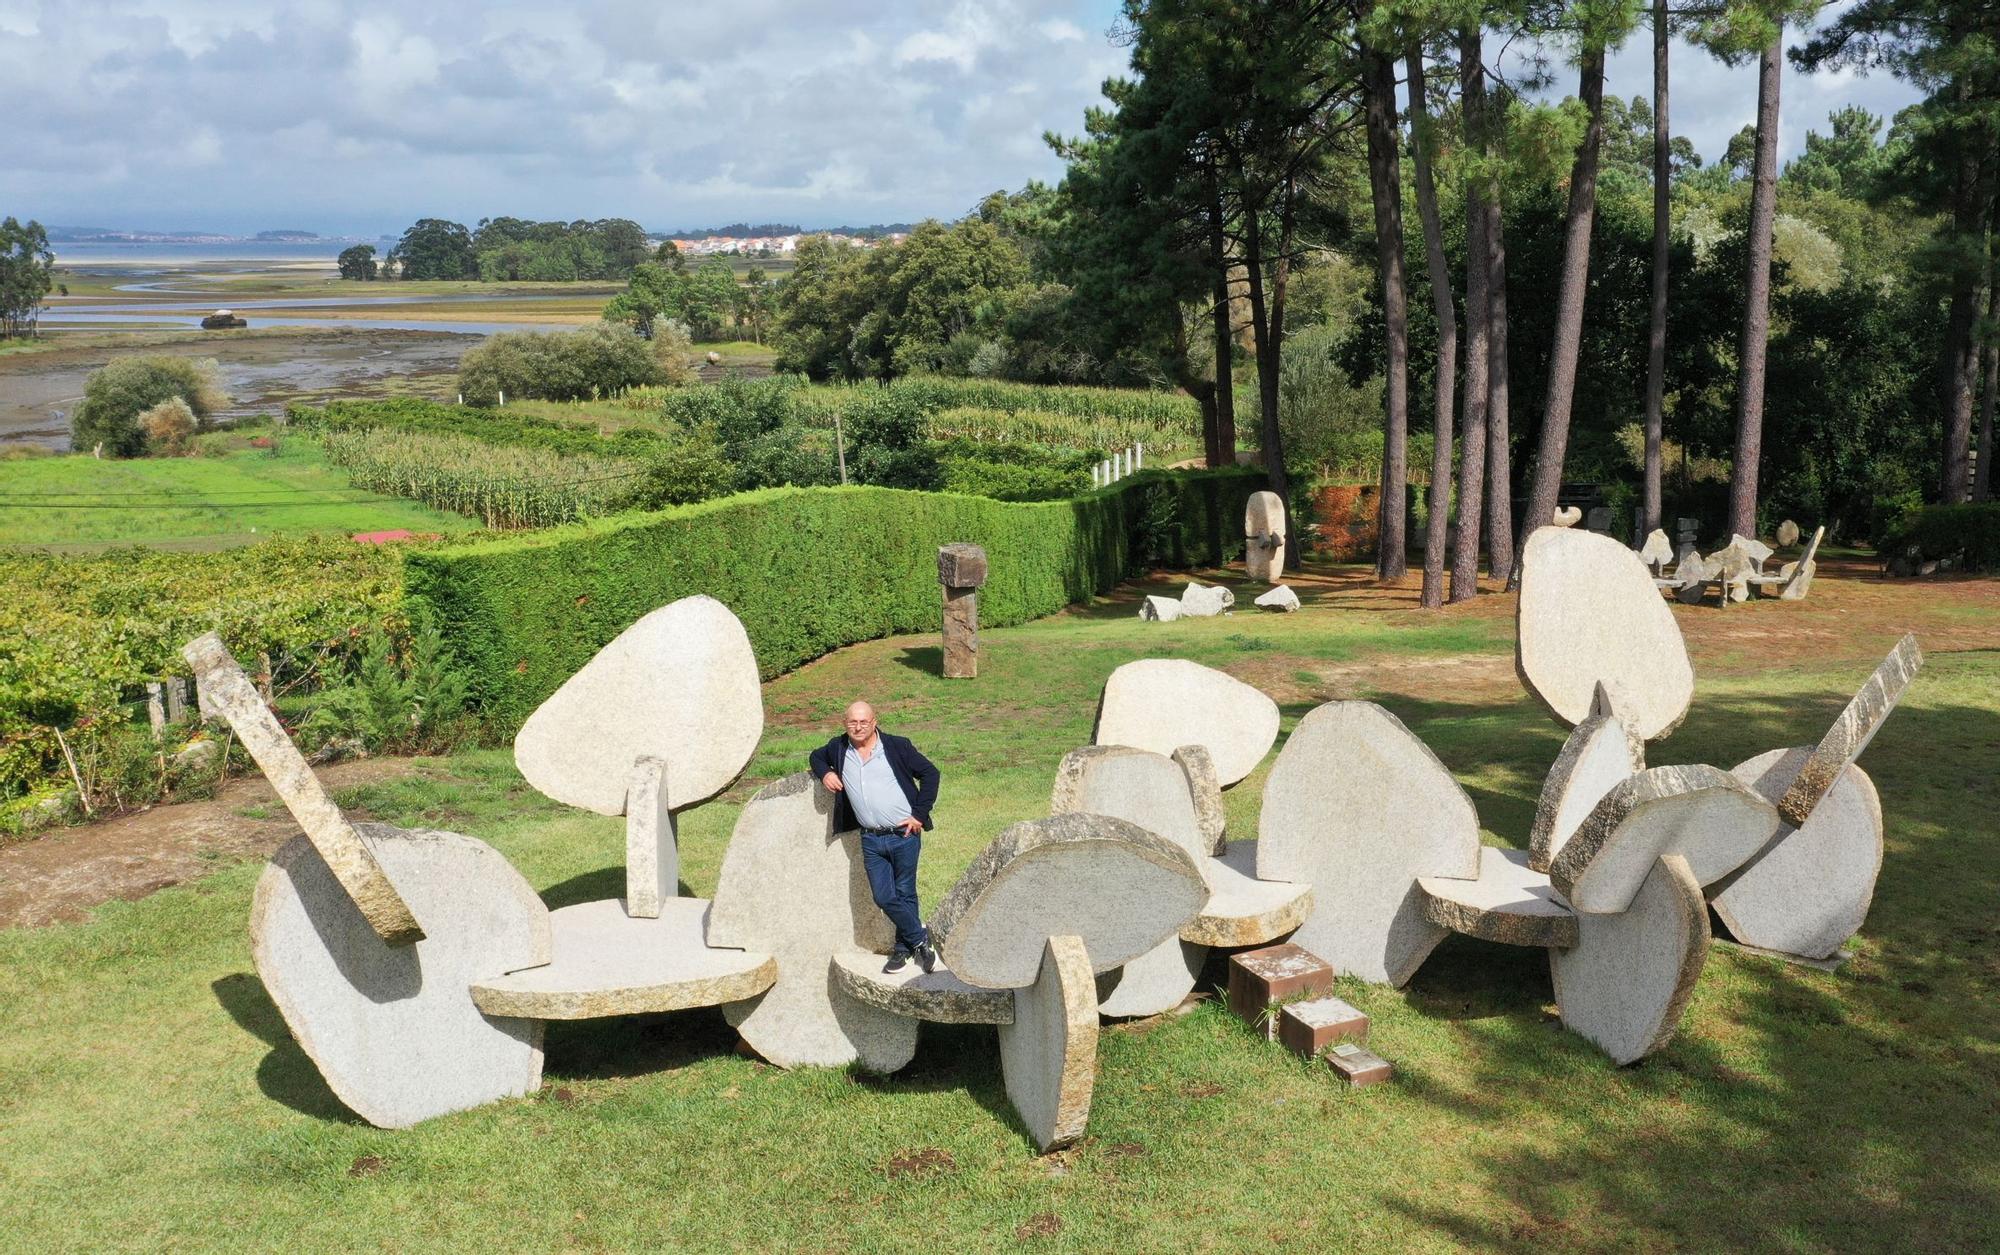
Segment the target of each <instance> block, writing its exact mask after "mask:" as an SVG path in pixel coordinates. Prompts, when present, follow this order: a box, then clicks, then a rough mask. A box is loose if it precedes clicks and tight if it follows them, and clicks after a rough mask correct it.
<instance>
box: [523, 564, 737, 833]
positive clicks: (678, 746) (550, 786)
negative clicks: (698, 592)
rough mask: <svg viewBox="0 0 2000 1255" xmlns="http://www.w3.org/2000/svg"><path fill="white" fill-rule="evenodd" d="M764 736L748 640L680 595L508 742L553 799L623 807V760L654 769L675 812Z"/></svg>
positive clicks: (628, 768) (703, 602)
mask: <svg viewBox="0 0 2000 1255" xmlns="http://www.w3.org/2000/svg"><path fill="white" fill-rule="evenodd" d="M763 734H764V695H763V690H762V689H761V688H760V687H759V677H758V674H757V655H756V654H755V653H754V652H752V650H751V648H750V637H749V636H748V635H747V634H746V633H745V632H744V630H743V624H742V622H741V621H740V620H738V619H737V617H736V616H735V615H734V614H733V613H731V612H730V609H729V607H727V606H725V605H723V604H722V603H721V602H719V601H717V600H715V598H713V597H683V598H681V599H680V600H679V601H676V602H674V603H672V604H670V605H666V606H662V607H661V608H659V609H658V610H655V611H653V612H652V613H651V614H648V615H647V616H645V617H644V618H642V619H640V620H639V621H638V622H637V623H634V624H633V625H632V626H631V627H629V628H626V629H625V630H624V631H623V632H620V633H619V634H618V635H617V636H616V637H615V638H613V639H612V641H611V643H610V644H608V645H606V646H605V647H604V648H603V649H600V650H598V651H597V654H596V656H594V657H593V658H591V660H590V661H589V662H587V663H585V664H584V665H583V668H582V669H581V670H579V671H578V672H577V673H576V674H575V675H572V676H571V677H570V678H569V679H568V680H566V681H564V683H563V686H562V687H561V688H559V689H557V690H556V691H555V692H554V693H553V694H551V695H550V697H549V699H548V700H547V701H545V702H543V703H542V704H541V705H540V706H538V707H536V708H535V713H533V714H532V715H529V716H528V721H527V722H526V723H524V724H522V725H521V731H520V732H519V733H518V734H516V735H515V737H514V763H515V765H516V766H518V767H519V768H520V769H521V774H522V775H523V776H525V777H526V778H527V781H528V783H529V784H532V785H534V786H535V788H537V789H539V790H540V791H541V792H543V793H544V794H546V795H548V796H549V797H551V798H554V799H555V800H556V801H558V802H564V803H567V804H568V805H570V806H579V807H582V808H583V809H584V810H588V811H595V812H597V813H598V814H600V815H622V814H624V813H625V794H626V789H627V787H628V785H629V784H630V782H631V772H632V764H633V762H634V761H635V760H637V759H639V758H642V757H646V756H649V755H650V756H651V757H654V758H658V759H660V760H662V761H663V762H664V763H665V764H666V767H665V769H664V773H663V774H664V776H665V780H666V788H667V790H668V794H667V806H668V809H669V810H674V811H680V810H685V809H686V808H687V807H689V806H692V805H694V804H695V803H696V802H702V801H706V800H707V799H709V798H711V797H714V796H715V795H716V794H718V793H720V792H722V791H723V790H724V789H726V788H728V787H729V786H730V785H731V784H732V783H734V782H735V780H736V778H737V777H738V776H740V775H742V774H743V768H744V767H745V766H747V765H748V764H749V762H750V756H751V755H752V754H754V753H755V752H756V750H757V742H758V740H759V739H760V738H761V737H762V736H763Z"/></svg>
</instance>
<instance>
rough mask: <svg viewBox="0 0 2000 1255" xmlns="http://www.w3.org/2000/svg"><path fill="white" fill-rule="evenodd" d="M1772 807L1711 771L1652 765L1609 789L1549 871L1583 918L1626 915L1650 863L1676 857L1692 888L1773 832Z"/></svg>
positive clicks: (1731, 866)
mask: <svg viewBox="0 0 2000 1255" xmlns="http://www.w3.org/2000/svg"><path fill="white" fill-rule="evenodd" d="M1778 823H1779V820H1778V808H1777V807H1775V806H1773V805H1772V804H1771V803H1769V802H1767V801H1765V800H1764V799H1763V798H1762V797H1761V796H1759V795H1758V794H1757V793H1756V791H1755V790H1753V789H1751V788H1750V787H1749V786H1748V785H1746V784H1744V783H1743V782H1742V781H1741V780H1738V779H1737V778H1736V777H1735V776H1732V775H1730V774H1729V773H1728V772H1726V771H1723V770H1721V769H1720V768H1717V767H1709V766H1703V765H1698V764H1697V765H1692V766H1686V767H1654V768H1652V769H1651V770H1649V771H1642V772H1640V773H1638V774H1637V775H1635V776H1632V777H1630V778H1629V779H1627V780H1625V781H1624V782H1623V783H1621V784H1619V785H1617V786H1616V787H1615V788H1613V789H1612V790H1611V791H1610V792H1609V793H1606V794H1605V795H1604V798H1603V800H1601V801H1600V802H1598V804H1597V806H1596V808H1595V809H1593V810H1592V811H1591V812H1590V816H1589V818H1587V819H1585V820H1584V821H1583V823H1582V824H1581V825H1580V826H1579V827H1578V828H1577V830H1576V835H1575V836H1573V837H1571V838H1570V840H1569V842H1568V844H1566V845H1564V846H1563V848H1562V852H1561V853H1560V854H1558V855H1557V856H1556V858H1555V861H1554V862H1553V863H1552V864H1551V865H1550V867H1549V879H1550V880H1551V881H1552V882H1553V883H1554V884H1555V887H1556V891H1557V892H1559V893H1561V894H1562V895H1563V897H1564V898H1566V899H1567V900H1568V901H1569V904H1570V905H1571V906H1572V907H1574V908H1575V909H1576V910H1577V911H1578V912H1580V913H1582V914H1585V915H1615V914H1617V913H1618V912H1620V911H1623V910H1625V909H1626V907H1627V904H1629V903H1630V902H1631V900H1632V895H1633V894H1635V893H1637V892H1638V891H1639V885H1640V883H1641V882H1642V881H1644V880H1645V879H1646V877H1647V876H1649V875H1650V874H1651V873H1652V869H1653V863H1654V860H1656V859H1658V858H1660V857H1661V856H1662V855H1666V854H1678V855H1680V856H1682V857H1683V858H1684V859H1686V860H1687V866H1688V870H1689V872H1690V874H1692V875H1693V876H1694V878H1695V883H1696V884H1697V885H1707V884H1713V883H1715V882H1716V881H1718V880H1720V879H1722V878H1723V877H1724V876H1727V875H1728V874H1729V873H1730V872H1733V871H1735V870H1736V869H1737V868H1739V867H1741V866H1742V865H1743V864H1744V862H1745V861H1747V860H1748V859H1749V858H1750V857H1751V856H1752V855H1753V854H1755V853H1757V851H1759V850H1761V849H1763V848H1764V843H1765V842H1767V841H1769V840H1770V839H1771V838H1772V837H1773V836H1774V835H1776V833H1777V831H1778Z"/></svg>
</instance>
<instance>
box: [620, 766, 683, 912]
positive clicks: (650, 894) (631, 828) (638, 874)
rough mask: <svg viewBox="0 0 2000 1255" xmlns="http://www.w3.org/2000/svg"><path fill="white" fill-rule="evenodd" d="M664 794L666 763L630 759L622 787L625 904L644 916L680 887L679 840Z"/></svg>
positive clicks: (666, 793)
mask: <svg viewBox="0 0 2000 1255" xmlns="http://www.w3.org/2000/svg"><path fill="white" fill-rule="evenodd" d="M667 797H668V791H667V764H666V763H665V762H664V761H663V760H661V759H658V758H654V757H652V756H651V755H647V756H645V757H642V758H640V759H638V760H637V761H635V762H634V763H633V764H632V776H631V783H630V784H629V785H627V786H626V790H625V906H626V909H627V910H629V911H630V912H631V913H632V914H633V915H637V916H640V917H643V918H646V919H653V918H656V917H657V916H658V915H659V913H660V907H661V905H662V904H663V903H665V902H667V901H669V900H670V899H673V898H677V897H679V896H680V892H681V851H680V840H679V835H678V833H676V832H675V830H674V813H673V811H671V810H669V809H667Z"/></svg>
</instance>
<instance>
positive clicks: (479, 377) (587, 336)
mask: <svg viewBox="0 0 2000 1255" xmlns="http://www.w3.org/2000/svg"><path fill="white" fill-rule="evenodd" d="M664 379H665V372H664V371H663V370H662V367H661V364H660V361H659V359H658V358H657V357H656V356H655V350H654V346H652V345H649V344H648V343H647V342H646V341H645V340H643V339H641V338H640V336H639V335H638V333H636V332H634V331H633V330H632V329H631V328H630V327H627V326H625V325H623V324H621V323H609V322H600V323H597V324H596V325H594V326H590V327H585V328H582V329H581V330H578V331H562V332H542V331H508V332H502V333H501V334H499V335H496V336H489V337H487V339H486V342H485V343H483V344H480V345H477V346H475V347H473V348H470V349H467V350H466V351H465V356H464V357H462V358H460V359H459V363H458V390H459V391H460V392H461V393H463V394H464V396H465V399H466V400H467V401H468V402H470V403H471V404H473V405H477V406H488V405H494V404H497V403H498V402H499V400H500V398H501V396H502V394H506V395H511V396H514V397H518V398H522V399H529V398H533V399H536V400H543V401H577V400H583V399H586V398H596V397H602V396H611V395H613V394H615V393H619V392H623V391H624V390H625V389H627V388H634V387H640V386H644V385H648V384H658V383H661V382H663V381H664Z"/></svg>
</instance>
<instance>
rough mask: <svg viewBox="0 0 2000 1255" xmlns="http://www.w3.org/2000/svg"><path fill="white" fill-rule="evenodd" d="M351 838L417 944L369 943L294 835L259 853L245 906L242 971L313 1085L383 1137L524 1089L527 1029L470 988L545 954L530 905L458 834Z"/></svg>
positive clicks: (537, 1079) (537, 1078)
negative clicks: (249, 967) (385, 883)
mask: <svg viewBox="0 0 2000 1255" xmlns="http://www.w3.org/2000/svg"><path fill="white" fill-rule="evenodd" d="M355 832H356V834H357V835H358V837H359V839H360V840H361V841H362V842H364V843H365V844H366V845H367V847H368V852H369V853H370V854H371V855H372V856H373V858H374V860H375V861H376V863H377V864H378V865H379V866H380V868H381V870H382V872H383V874H384V875H385V876H386V877H387V878H388V880H389V882H390V883H391V884H393V885H394V886H395V890H396V892H397V893H398V894H400V895H401V897H402V900H403V901H404V902H405V903H407V904H408V905H409V909H410V910H411V911H412V912H413V913H414V914H415V916H416V919H417V921H418V922H419V923H420V924H421V925H422V926H423V932H424V939H423V940H422V941H419V942H417V943H416V944H414V945H394V946H392V945H389V944H387V943H386V942H384V941H383V940H382V939H381V938H380V937H379V936H377V935H376V933H375V930H374V929H373V928H371V927H370V926H369V923H368V921H367V920H366V919H365V918H363V916H362V914H361V912H360V910H359V909H357V908H356V907H355V905H354V901H353V899H352V898H350V897H349V896H348V894H347V891H346V890H345V889H343V888H342V887H341V884H340V882H339V881H338V880H336V879H335V878H334V875H333V873H332V872H331V871H330V870H328V868H327V865H326V862H325V860H323V859H322V858H321V857H320V855H319V852H318V851H317V850H315V849H314V848H313V845H312V843H311V842H310V841H308V840H307V839H306V838H304V837H294V838H292V840H290V841H288V842H286V843H285V845H284V846H283V847H282V848H281V849H279V851H278V852H277V853H276V854H275V855H273V856H272V858H271V862H270V865H269V866H267V867H266V868H265V869H264V874H263V875H262V876H261V877H260V878H259V879H258V881H257V891H256V894H255V896H254V897H253V899H252V900H251V906H250V952H251V955H252V957H253V958H254V960H255V962H256V964H257V975H258V976H260V977H261V978H262V979H263V981H264V988H265V989H266V990H267V991H269V993H270V995H271V1001H272V1002H274V1003H276V1004H277V1006H278V1011H279V1013H280V1014H281V1015H283V1016H284V1018H285V1026H286V1027H287V1028H289V1029H290V1030H291V1032H292V1036H293V1037H294V1038H295V1039H297V1041H298V1043H299V1047H300V1048H301V1049H302V1050H304V1051H305V1052H306V1055H307V1056H308V1057H309V1058H311V1059H312V1061H313V1063H314V1065H315V1066H317V1067H318V1068H319V1073H320V1075H321V1076H322V1077H324V1078H326V1083H327V1087H328V1088H329V1089H331V1090H332V1091H333V1093H334V1096H335V1097H336V1098H338V1099H340V1101H341V1102H343V1103H345V1104H346V1105H347V1106H348V1107H349V1108H350V1109H351V1110H352V1111H353V1112H354V1113H355V1114H356V1115H358V1116H360V1117H361V1118H362V1119H364V1120H366V1121H368V1122H369V1123H370V1124H373V1125H377V1126H379V1127H381V1128H385V1129H400V1128H407V1127H409V1126H410V1125H412V1124H415V1123H417V1122H418V1121H420V1120H428V1119H430V1118H431V1117H433V1116H440V1115H444V1114H445V1113H447V1112H451V1111H463V1110H465V1109H467V1108H469V1107H477V1106H480V1105H481V1104H484V1103H489V1102H493V1101H495V1100H496V1099H501V1098H509V1097H514V1096H516V1095H520V1094H526V1093H529V1092H531V1091H533V1090H535V1089H536V1088H538V1087H539V1086H540V1085H541V1082H542V1024H541V1021H540V1020H534V1019H512V1018H498V1017H490V1016H488V1015H485V1014H483V1013H482V1012H481V1011H480V1009H479V1008H478V1007H477V1006H476V1005H475V1004H474V1002H473V999H472V994H471V992H470V987H471V985H472V983H473V982H474V981H476V980H478V979H479V978H481V977H483V976H488V975H490V974H492V973H493V972H495V971H506V970H509V969H512V968H527V967H534V966H536V965H538V964H543V963H547V962H548V961H549V953H550V935H549V912H548V908H546V907H545V906H543V905H542V900H541V898H539V897H537V896H536V895H535V891H534V889H533V888H532V887H531V886H530V885H529V884H528V882H527V881H526V880H523V879H522V878H521V874H520V873H519V872H517V871H515V870H514V868H513V866H512V865H511V864H509V863H508V862H507V860H506V859H504V858H502V857H501V856H500V855H499V853H498V852H496V851H495V850H494V849H493V848H492V847H491V846H489V845H487V844H486V843H485V842H483V841H478V840H475V839H474V838H472V837H467V836H461V835H459V834H458V833H455V832H409V831H405V830H403V829H400V828H391V827H389V826H388V825H386V824H357V825H356V826H355Z"/></svg>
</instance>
